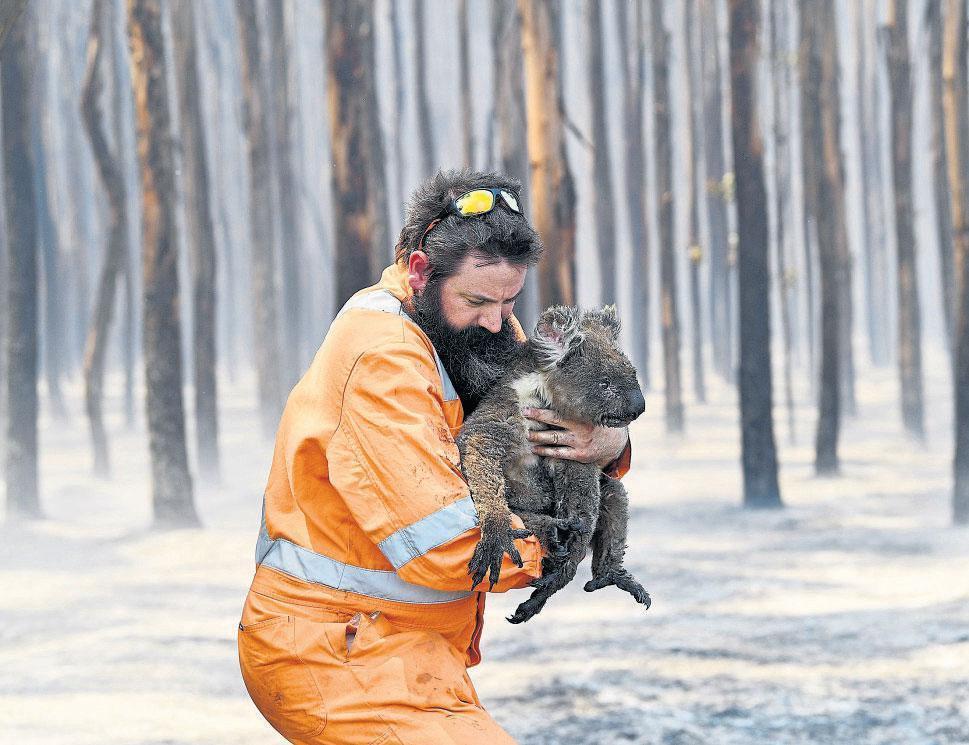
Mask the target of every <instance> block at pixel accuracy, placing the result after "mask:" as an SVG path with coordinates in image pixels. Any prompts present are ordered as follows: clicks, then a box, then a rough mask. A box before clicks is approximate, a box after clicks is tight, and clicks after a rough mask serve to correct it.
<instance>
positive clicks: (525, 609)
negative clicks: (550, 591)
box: [505, 597, 545, 623]
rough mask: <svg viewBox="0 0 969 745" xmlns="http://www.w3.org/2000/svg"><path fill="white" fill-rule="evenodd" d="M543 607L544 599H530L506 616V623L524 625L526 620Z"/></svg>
mask: <svg viewBox="0 0 969 745" xmlns="http://www.w3.org/2000/svg"><path fill="white" fill-rule="evenodd" d="M544 605H545V599H544V598H543V599H539V598H535V597H531V598H529V599H528V600H526V601H525V602H524V603H522V604H521V605H519V606H518V608H516V609H515V612H514V613H513V614H512V615H510V616H508V618H507V619H505V620H507V621H508V623H525V621H527V620H528V619H530V618H532V617H533V616H535V614H537V613H538V612H539V611H540V610H541V609H542V607H543V606H544Z"/></svg>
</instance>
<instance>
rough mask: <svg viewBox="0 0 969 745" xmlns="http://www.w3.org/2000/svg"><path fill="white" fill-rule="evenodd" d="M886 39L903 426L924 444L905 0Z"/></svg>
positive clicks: (896, 0)
mask: <svg viewBox="0 0 969 745" xmlns="http://www.w3.org/2000/svg"><path fill="white" fill-rule="evenodd" d="M888 36H889V51H888V60H889V70H890V78H891V98H892V115H891V126H892V176H893V180H894V182H895V236H896V253H897V256H898V369H899V378H900V379H901V388H902V421H903V423H904V424H905V429H906V430H907V431H908V432H909V433H911V434H912V435H914V436H915V437H917V438H919V439H923V438H924V437H925V425H924V418H925V417H924V413H923V403H922V320H921V310H920V307H919V291H918V274H917V270H916V261H915V255H916V245H915V231H914V228H913V212H912V81H911V66H910V63H909V54H908V9H907V5H906V3H903V2H901V0H889V3H888Z"/></svg>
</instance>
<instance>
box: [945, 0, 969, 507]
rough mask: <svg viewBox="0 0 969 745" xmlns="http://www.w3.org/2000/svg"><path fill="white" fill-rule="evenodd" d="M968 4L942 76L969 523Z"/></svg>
mask: <svg viewBox="0 0 969 745" xmlns="http://www.w3.org/2000/svg"><path fill="white" fill-rule="evenodd" d="M966 62H967V40H966V4H965V2H963V1H962V0H946V15H945V38H944V41H943V60H942V79H943V91H944V92H943V104H944V107H945V143H946V151H947V154H948V186H949V195H950V198H951V202H950V207H951V214H952V234H953V238H954V251H953V253H954V264H955V267H956V270H957V273H958V278H957V281H956V283H955V289H956V292H957V296H958V302H959V311H958V313H957V315H956V323H955V329H956V338H955V345H954V348H955V359H956V363H955V366H954V375H953V387H954V389H955V390H954V400H955V417H954V419H955V454H954V457H953V471H954V476H955V483H954V486H953V491H952V517H953V520H954V522H955V523H956V524H957V525H965V524H967V523H969V184H967V183H966V178H967V174H969V78H967V74H966Z"/></svg>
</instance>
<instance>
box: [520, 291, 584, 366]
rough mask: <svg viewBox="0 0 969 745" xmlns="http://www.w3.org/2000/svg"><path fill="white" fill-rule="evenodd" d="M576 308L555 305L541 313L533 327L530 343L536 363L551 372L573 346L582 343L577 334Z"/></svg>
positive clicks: (579, 335)
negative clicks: (536, 357)
mask: <svg viewBox="0 0 969 745" xmlns="http://www.w3.org/2000/svg"><path fill="white" fill-rule="evenodd" d="M580 315H581V314H580V312H579V309H578V308H572V307H567V306H564V305H555V306H552V307H551V308H549V309H548V310H546V311H545V312H544V313H542V315H541V317H540V318H539V319H538V323H537V324H536V325H535V333H534V334H533V335H532V342H533V346H534V348H535V351H536V353H537V355H538V363H539V365H541V367H542V368H543V369H545V370H551V369H552V368H554V367H555V366H556V365H557V364H558V363H559V362H561V361H562V358H564V357H565V355H566V354H567V353H568V351H569V349H571V348H572V347H573V346H576V345H578V344H581V343H582V334H581V333H580V332H579V318H580Z"/></svg>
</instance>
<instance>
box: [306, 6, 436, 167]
mask: <svg viewBox="0 0 969 745" xmlns="http://www.w3.org/2000/svg"><path fill="white" fill-rule="evenodd" d="M354 1H355V0H348V2H350V3H351V4H352V3H353V2H354ZM424 2H425V0H414V44H415V52H414V62H415V65H416V70H415V73H414V76H415V79H416V80H415V86H414V97H415V98H416V104H417V131H418V137H419V140H420V148H419V151H420V156H421V161H420V162H421V173H420V176H421V178H422V179H423V178H427V177H428V176H430V175H431V174H432V173H433V172H434V171H435V170H436V165H435V162H434V130H433V128H432V123H431V102H430V99H429V98H428V97H427V55H426V53H425V50H424V45H425V39H424V37H425V35H426V29H425V27H424V11H425V7H424ZM324 5H329V3H324ZM328 12H330V13H331V14H333V15H336V14H337V13H342V12H348V11H338V10H336V9H334V8H328ZM367 12H368V13H371V12H372V11H367ZM351 32H353V33H355V32H356V30H350V29H348V33H351ZM371 33H372V31H371Z"/></svg>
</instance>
